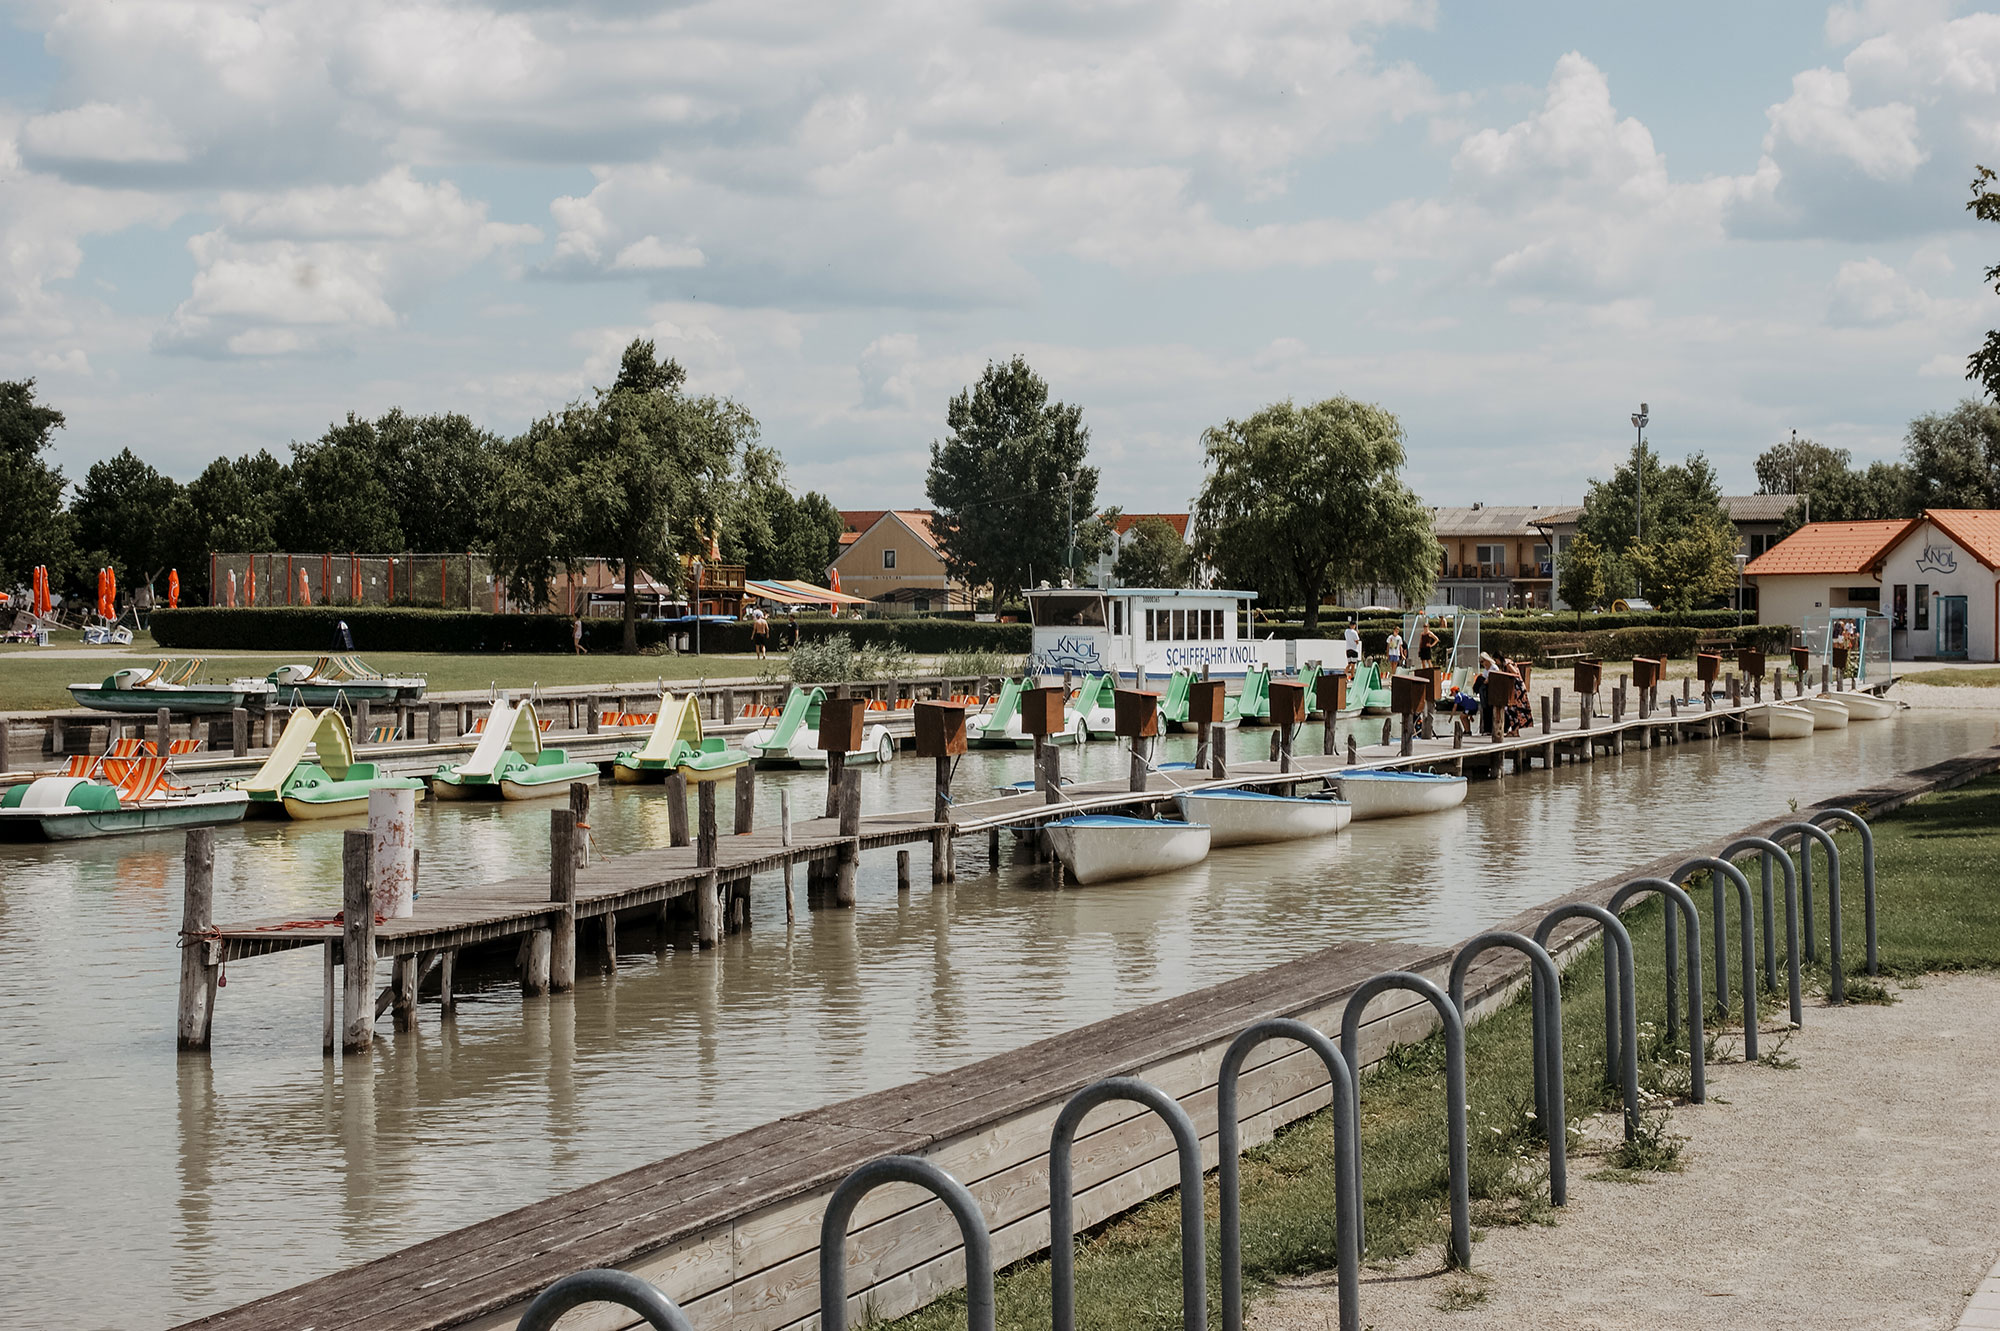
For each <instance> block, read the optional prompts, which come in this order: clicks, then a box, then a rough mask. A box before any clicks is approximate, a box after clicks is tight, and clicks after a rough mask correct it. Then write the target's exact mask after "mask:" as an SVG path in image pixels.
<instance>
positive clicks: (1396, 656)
mask: <svg viewBox="0 0 2000 1331" xmlns="http://www.w3.org/2000/svg"><path fill="white" fill-rule="evenodd" d="M1402 665H1403V631H1402V630H1401V629H1390V630H1389V669H1390V670H1392V671H1394V670H1400V669H1401V668H1402Z"/></svg>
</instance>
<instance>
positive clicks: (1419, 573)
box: [1194, 397, 1438, 633]
mask: <svg viewBox="0 0 2000 1331" xmlns="http://www.w3.org/2000/svg"><path fill="white" fill-rule="evenodd" d="M1202 446H1203V448H1204V449H1205V450H1206V451H1207V454H1208V460H1207V470H1208V475H1207V479H1206V480H1205V481H1204V482H1203V484H1202V488H1201V496H1200V498H1198V499H1197V500H1196V501H1195V514H1194V519H1195V528H1196V532H1197V548H1198V549H1199V550H1200V551H1201V553H1202V554H1203V556H1204V557H1205V558H1206V559H1207V560H1208V562H1209V563H1211V564H1213V565H1214V566H1215V567H1216V569H1217V571H1218V572H1219V573H1220V574H1221V576H1222V578H1223V579H1224V581H1225V582H1226V583H1228V584H1230V585H1247V586H1249V587H1253V588H1255V589H1256V590H1257V591H1258V592H1259V593H1261V594H1262V595H1264V596H1266V597H1268V598H1271V599H1273V600H1278V601H1281V602H1286V603H1293V604H1296V603H1298V602H1301V601H1302V602H1303V603H1304V604H1305V628H1306V631H1307V632H1309V633H1310V632H1311V631H1313V630H1314V629H1316V628H1318V626H1319V606H1320V601H1321V600H1322V599H1323V598H1324V597H1325V595H1326V593H1327V592H1328V591H1329V590H1331V589H1333V588H1336V587H1347V586H1359V585H1362V584H1364V583H1369V582H1377V583H1387V584H1389V585H1391V586H1393V587H1395V588H1396V590H1397V591H1398V592H1399V593H1400V594H1401V595H1402V596H1403V598H1404V599H1405V600H1406V601H1409V602H1411V603H1420V602H1421V601H1422V600H1423V599H1424V598H1425V597H1426V596H1428V595H1429V593H1430V589H1431V587H1432V585H1433V583H1434V582H1435V581H1436V578H1437V564H1438V545H1437V538H1436V536H1435V535H1433V534H1432V532H1431V521H1430V510H1429V509H1427V508H1425V507H1424V504H1423V501H1422V500H1420V499H1418V498H1417V496H1416V495H1415V494H1414V493H1412V492H1411V490H1410V489H1409V487H1407V486H1406V485H1404V484H1403V481H1402V475H1401V472H1402V466H1403V460H1404V455H1403V427H1402V425H1401V424H1400V423H1399V422H1398V421H1397V420H1396V417H1395V416H1394V415H1393V414H1392V413H1390V412H1388V411H1385V410H1383V409H1382V408H1381V407H1378V406H1374V405H1372V404H1370V403H1365V402H1356V401H1355V400H1354V399H1352V398H1348V397H1334V398H1328V399H1327V400H1326V401H1324V402H1316V403H1314V404H1312V405H1311V406H1307V407H1300V406H1296V405H1294V404H1293V403H1291V402H1290V401H1285V402H1279V403H1274V404H1273V405H1271V406H1268V407H1266V408H1264V409H1263V410H1262V411H1260V412H1258V413H1257V414H1256V415H1254V416H1251V417H1249V418H1248V419H1246V420H1241V421H1234V420H1232V421H1226V422H1224V423H1223V424H1221V425H1219V426H1214V427H1211V428H1210V429H1208V430H1207V431H1205V432H1204V433H1203V434H1202Z"/></svg>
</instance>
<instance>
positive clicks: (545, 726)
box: [535, 716, 556, 735]
mask: <svg viewBox="0 0 2000 1331" xmlns="http://www.w3.org/2000/svg"><path fill="white" fill-rule="evenodd" d="M535 721H536V725H535V728H536V729H537V730H539V731H541V732H542V733H543V734H544V735H546V734H548V733H549V727H550V726H552V725H554V724H555V723H556V719H555V718H554V717H553V716H541V717H536V718H535Z"/></svg>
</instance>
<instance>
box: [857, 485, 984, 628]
mask: <svg viewBox="0 0 2000 1331" xmlns="http://www.w3.org/2000/svg"><path fill="white" fill-rule="evenodd" d="M840 516H841V519H842V521H843V523H844V524H845V525H846V527H847V531H845V532H843V533H842V534H841V537H840V546H841V548H840V553H839V554H838V555H836V556H834V560H833V568H834V569H835V570H836V571H838V572H839V574H840V590H841V591H843V592H846V593H847V594H848V595H849V596H861V597H866V598H867V599H868V600H871V601H880V602H882V603H883V604H884V605H885V606H894V607H900V608H903V609H906V610H908V611H909V612H911V613H915V614H920V615H921V614H933V613H936V612H938V611H941V610H970V609H972V608H973V604H974V597H973V593H972V589H971V588H969V587H967V586H965V585H964V584H963V583H960V582H957V581H955V580H953V578H952V577H951V575H950V573H948V572H947V571H946V570H945V566H944V557H943V556H942V555H941V554H939V553H938V548H937V538H936V537H935V536H934V535H933V534H932V532H931V513H930V511H929V510H927V509H856V510H852V511H843V512H842V513H841V515H840Z"/></svg>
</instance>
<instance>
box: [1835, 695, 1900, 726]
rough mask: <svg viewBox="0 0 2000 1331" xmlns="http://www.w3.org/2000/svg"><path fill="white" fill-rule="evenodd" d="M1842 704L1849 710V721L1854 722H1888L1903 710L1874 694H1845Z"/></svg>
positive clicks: (1841, 700)
mask: <svg viewBox="0 0 2000 1331" xmlns="http://www.w3.org/2000/svg"><path fill="white" fill-rule="evenodd" d="M1840 702H1841V705H1842V706H1843V707H1845V708H1847V715H1848V719H1849V720H1852V721H1887V720H1888V719H1889V718H1891V717H1893V716H1894V715H1895V714H1896V713H1897V712H1900V711H1902V710H1903V709H1902V707H1901V706H1899V705H1898V704H1896V703H1893V702H1890V701H1889V700H1888V699H1887V698H1878V697H1876V696H1875V695H1874V694H1872V693H1843V694H1841V695H1840Z"/></svg>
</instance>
